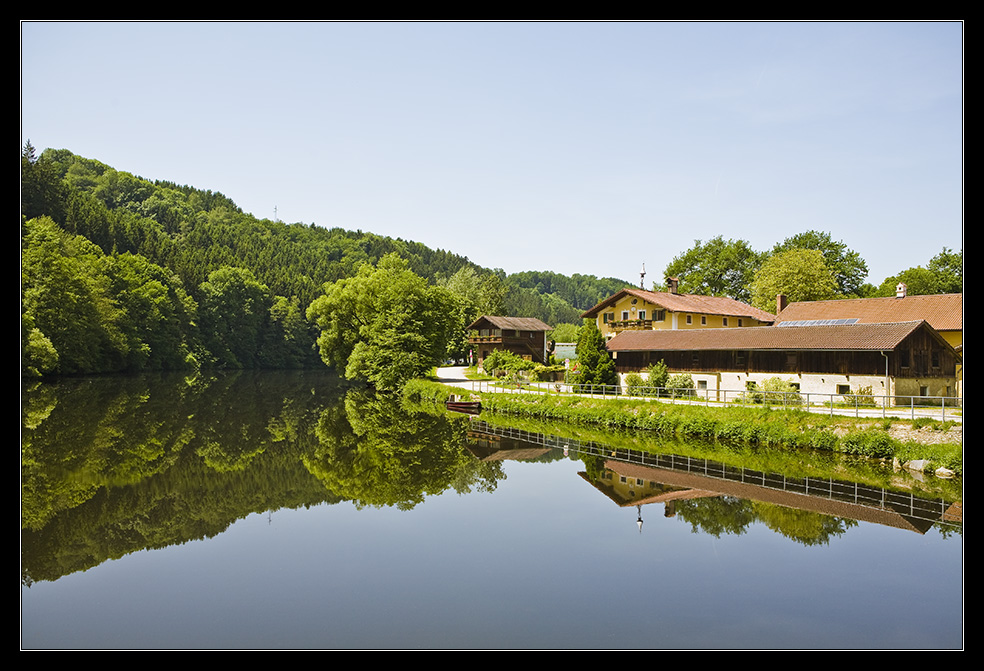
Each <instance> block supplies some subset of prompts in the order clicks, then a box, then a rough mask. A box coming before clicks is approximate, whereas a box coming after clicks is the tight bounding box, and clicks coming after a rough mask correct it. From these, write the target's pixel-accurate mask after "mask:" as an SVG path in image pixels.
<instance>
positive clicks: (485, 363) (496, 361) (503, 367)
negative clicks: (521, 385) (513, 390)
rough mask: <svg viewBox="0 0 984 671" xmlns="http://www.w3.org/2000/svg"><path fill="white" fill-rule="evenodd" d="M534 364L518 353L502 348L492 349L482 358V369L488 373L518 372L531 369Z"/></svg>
mask: <svg viewBox="0 0 984 671" xmlns="http://www.w3.org/2000/svg"><path fill="white" fill-rule="evenodd" d="M535 365H536V364H534V363H533V362H532V361H530V360H529V359H524V358H523V357H521V356H519V355H518V354H513V353H512V352H510V351H508V350H503V349H497V350H492V353H491V354H489V355H488V356H487V357H485V359H483V360H482V369H483V370H484V371H485V372H486V373H489V374H491V373H492V372H493V371H506V372H508V373H518V372H519V371H524V370H533V367H534V366H535Z"/></svg>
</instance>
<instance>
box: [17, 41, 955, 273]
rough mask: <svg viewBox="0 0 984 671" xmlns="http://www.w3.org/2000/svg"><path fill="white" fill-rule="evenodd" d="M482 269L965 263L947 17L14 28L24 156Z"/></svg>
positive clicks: (889, 267)
mask: <svg viewBox="0 0 984 671" xmlns="http://www.w3.org/2000/svg"><path fill="white" fill-rule="evenodd" d="M27 140H30V141H31V143H32V144H33V145H34V146H35V147H36V148H37V150H38V151H41V150H43V149H45V148H56V149H68V150H69V151H71V152H73V153H75V154H78V155H81V156H85V157H87V158H91V159H95V160H98V161H100V162H102V163H105V164H107V165H109V166H111V167H113V168H115V169H117V170H122V171H125V172H129V173H132V174H134V175H138V176H140V177H144V178H147V179H151V180H155V179H160V180H167V181H171V182H176V183H178V184H187V185H190V186H193V187H196V188H200V189H208V190H211V191H218V192H221V193H223V194H224V195H226V196H228V197H229V198H231V199H232V200H233V201H234V202H236V204H237V205H239V206H240V207H241V208H242V209H243V210H244V211H246V212H249V213H251V214H253V215H255V216H257V217H260V218H267V219H279V220H281V221H284V222H287V223H295V222H301V223H305V224H310V223H314V224H316V225H318V226H324V227H328V228H334V227H339V228H344V229H350V230H362V231H368V232H372V233H376V234H380V235H386V236H392V237H399V238H403V239H405V240H414V241H417V242H421V243H423V244H425V245H427V246H429V247H432V248H435V249H444V250H448V251H450V252H454V253H456V254H461V255H464V256H467V257H468V258H469V259H470V260H471V261H473V262H475V263H477V264H479V265H481V266H483V267H486V268H501V269H503V270H504V271H505V272H507V273H514V272H521V271H524V270H542V271H554V272H558V273H562V274H565V275H571V274H574V273H582V274H587V275H595V276H598V277H617V278H620V279H623V280H627V281H630V282H632V283H636V282H638V280H639V272H640V270H641V268H642V266H643V265H645V268H646V272H647V276H646V283H647V288H648V286H649V284H650V283H652V282H656V283H661V281H662V273H663V270H664V269H665V268H666V266H667V265H668V264H669V263H670V262H671V261H672V260H673V259H674V257H676V256H678V255H680V254H682V253H683V252H685V251H686V250H688V249H690V248H691V247H693V246H694V244H695V243H696V241H698V240H699V241H708V240H710V239H712V238H714V237H717V236H722V237H723V238H725V239H730V240H744V241H746V242H748V243H749V245H751V247H752V248H754V249H756V250H759V251H766V250H770V249H771V248H772V247H773V246H774V245H775V244H777V243H780V242H782V241H783V240H785V239H786V238H788V237H791V236H793V235H795V234H797V233H802V232H805V231H808V230H817V231H822V232H827V233H829V234H830V235H831V237H832V238H833V239H834V240H837V241H840V242H843V243H844V244H845V245H847V247H848V248H849V249H852V250H854V251H856V252H858V253H859V254H860V255H861V257H862V258H863V259H865V261H866V262H867V264H868V269H869V274H868V280H867V281H868V282H870V283H872V284H874V285H876V286H877V285H879V284H881V282H882V280H884V279H885V278H886V277H889V276H892V275H895V274H897V273H898V272H900V271H901V270H904V269H907V268H910V267H914V266H925V265H926V264H927V263H928V262H929V260H930V259H931V258H932V257H933V256H935V255H937V254H938V253H939V252H941V251H942V250H943V248H944V247H947V248H949V249H951V250H961V249H962V248H963V24H962V23H960V22H955V21H954V22H765V23H758V22H298V23H295V22H44V21H22V22H21V142H20V146H21V147H23V145H24V142H25V141H27Z"/></svg>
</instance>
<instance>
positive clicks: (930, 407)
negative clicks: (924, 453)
mask: <svg viewBox="0 0 984 671" xmlns="http://www.w3.org/2000/svg"><path fill="white" fill-rule="evenodd" d="M472 391H475V392H478V393H495V392H509V393H519V394H567V395H577V396H592V397H601V398H623V399H633V400H649V401H655V402H666V403H687V404H694V405H704V406H735V405H741V406H757V407H763V406H765V407H770V408H783V409H789V410H806V411H809V412H825V413H829V414H830V415H831V416H833V415H853V416H855V417H858V418H860V417H869V418H870V417H883V418H888V417H902V418H909V419H920V418H921V419H937V420H939V421H944V422H945V421H953V422H960V421H961V418H962V415H963V399H962V398H959V397H954V396H903V395H894V396H878V395H875V394H870V393H860V394H851V393H846V394H844V393H841V394H835V393H822V392H802V391H765V390H762V389H757V388H756V389H710V388H707V389H695V388H689V389H688V388H678V387H630V388H626V387H623V386H620V385H603V384H568V383H566V382H530V381H526V380H521V379H520V380H505V379H498V380H473V381H472Z"/></svg>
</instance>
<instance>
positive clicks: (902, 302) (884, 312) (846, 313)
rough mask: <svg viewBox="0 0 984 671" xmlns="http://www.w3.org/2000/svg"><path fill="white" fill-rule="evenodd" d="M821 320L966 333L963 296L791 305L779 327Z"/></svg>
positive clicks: (780, 316)
mask: <svg viewBox="0 0 984 671" xmlns="http://www.w3.org/2000/svg"><path fill="white" fill-rule="evenodd" d="M819 319H856V320H857V323H858V324H876V323H886V322H905V321H913V320H925V321H926V322H928V323H929V325H930V326H932V327H933V328H934V329H936V330H937V331H960V330H962V329H963V294H934V295H929V296H906V297H905V298H894V297H888V298H844V299H840V300H830V301H809V302H800V303H790V304H789V305H787V306H786V308H785V309H784V310H783V311H782V312H780V313H779V314H778V315H777V317H776V324H777V325H778V324H781V323H783V322H792V321H814V320H819Z"/></svg>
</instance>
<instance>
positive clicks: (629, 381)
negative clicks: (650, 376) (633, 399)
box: [625, 373, 647, 396]
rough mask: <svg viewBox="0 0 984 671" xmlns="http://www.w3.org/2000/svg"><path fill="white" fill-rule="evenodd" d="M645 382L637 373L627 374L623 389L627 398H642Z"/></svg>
mask: <svg viewBox="0 0 984 671" xmlns="http://www.w3.org/2000/svg"><path fill="white" fill-rule="evenodd" d="M646 386H647V385H646V381H645V380H644V379H642V376H641V375H639V373H629V374H628V375H626V376H625V388H626V390H627V391H628V394H629V396H642V395H643V394H645V393H646V392H645V387H646Z"/></svg>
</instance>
